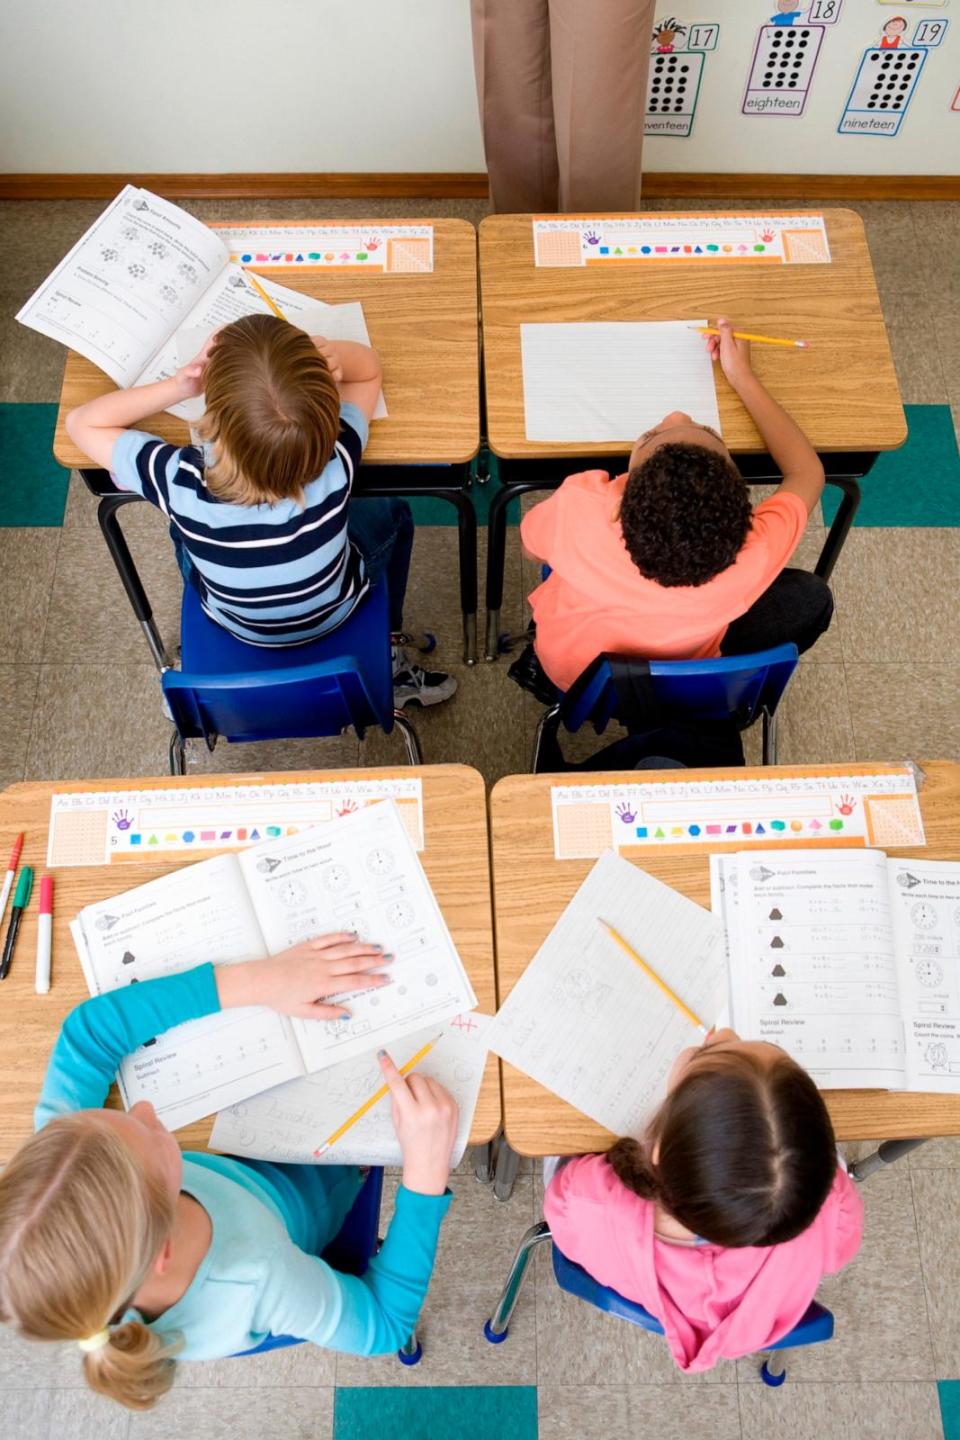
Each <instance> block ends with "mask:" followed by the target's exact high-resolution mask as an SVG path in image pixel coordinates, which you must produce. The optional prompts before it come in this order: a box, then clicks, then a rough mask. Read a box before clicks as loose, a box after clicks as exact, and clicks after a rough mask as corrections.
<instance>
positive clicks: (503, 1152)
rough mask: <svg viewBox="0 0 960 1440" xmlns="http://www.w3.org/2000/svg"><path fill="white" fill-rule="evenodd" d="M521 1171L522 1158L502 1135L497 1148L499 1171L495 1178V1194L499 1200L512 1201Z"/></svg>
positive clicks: (497, 1170)
mask: <svg viewBox="0 0 960 1440" xmlns="http://www.w3.org/2000/svg"><path fill="white" fill-rule="evenodd" d="M519 1169H520V1156H519V1155H518V1154H517V1152H516V1150H511V1149H510V1146H509V1145H508V1144H507V1137H506V1136H505V1135H501V1136H500V1144H499V1145H498V1146H497V1169H496V1174H495V1175H494V1177H493V1193H494V1195H495V1196H496V1198H497V1199H498V1200H509V1199H510V1196H511V1195H512V1194H513V1187H514V1183H515V1181H516V1178H517V1171H518V1170H519Z"/></svg>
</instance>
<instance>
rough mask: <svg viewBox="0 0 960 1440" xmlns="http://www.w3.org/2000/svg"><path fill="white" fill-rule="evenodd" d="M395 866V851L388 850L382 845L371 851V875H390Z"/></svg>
mask: <svg viewBox="0 0 960 1440" xmlns="http://www.w3.org/2000/svg"><path fill="white" fill-rule="evenodd" d="M395 864H396V861H395V860H394V858H393V851H392V850H386V849H385V848H384V847H383V846H382V845H378V846H377V847H376V849H375V850H371V851H370V853H369V855H368V856H367V869H368V870H369V871H370V874H371V875H389V874H390V872H391V870H392V869H393V867H394V865H395Z"/></svg>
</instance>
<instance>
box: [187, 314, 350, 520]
mask: <svg viewBox="0 0 960 1440" xmlns="http://www.w3.org/2000/svg"><path fill="white" fill-rule="evenodd" d="M203 383H204V393H205V397H206V412H205V414H204V416H203V418H202V420H201V421H200V422H199V424H198V425H197V427H196V428H197V433H198V435H199V436H200V438H201V440H203V441H205V442H206V443H208V444H210V445H212V446H213V450H214V459H213V463H212V464H208V465H207V467H206V470H205V479H206V484H207V488H208V490H210V491H211V493H212V494H214V495H216V497H217V498H218V499H219V500H226V501H229V502H231V503H232V504H235V505H261V504H271V503H273V502H275V501H277V500H291V499H293V500H302V498H303V487H304V486H305V485H306V484H308V483H309V482H310V481H311V480H315V479H316V477H317V476H318V475H319V474H321V472H322V471H323V469H324V467H325V465H326V464H327V462H328V461H329V459H330V457H331V455H332V454H333V447H334V445H335V443H336V439H337V435H338V433H339V429H340V392H339V391H338V389H337V386H336V382H335V381H334V378H333V376H332V375H331V373H330V368H329V366H328V365H327V362H326V361H325V360H324V358H323V356H322V355H321V354H320V352H319V351H318V350H317V347H316V346H315V345H314V343H313V341H312V340H311V339H310V337H309V335H305V334H304V332H303V331H302V330H298V329H297V328H296V326H294V325H288V324H287V322H286V321H285V320H279V319H277V318H276V317H275V316H273V315H245V316H244V318H243V319H242V320H235V321H234V322H233V324H232V325H227V326H225V327H224V329H223V330H221V331H220V333H219V335H218V336H217V341H216V344H215V345H214V347H213V350H212V351H211V353H210V359H209V361H208V362H207V368H206V372H205V374H204V382H203Z"/></svg>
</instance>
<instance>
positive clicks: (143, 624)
mask: <svg viewBox="0 0 960 1440" xmlns="http://www.w3.org/2000/svg"><path fill="white" fill-rule="evenodd" d="M140 498H141V497H140V496H139V495H124V496H112V495H108V496H104V498H103V499H102V500H101V501H100V504H99V505H98V506H97V520H98V521H99V524H100V530H101V533H102V534H103V538H104V540H105V541H106V545H107V549H108V550H109V552H110V558H111V559H112V560H113V563H114V565H115V566H116V568H117V574H118V575H119V576H120V579H121V581H122V582H123V588H124V590H126V592H127V599H128V600H129V601H130V604H131V605H132V606H133V613H134V614H135V615H136V617H137V620H138V621H139V623H140V628H141V630H142V631H143V633H144V635H145V637H146V641H147V644H148V646H149V647H150V654H151V655H152V656H153V663H154V664H155V665H156V667H157V669H158V670H159V671H160V672H161V673H162V672H163V671H164V670H169V669H170V668H171V666H172V665H173V660H172V659H171V657H170V656H169V655H168V654H167V650H166V646H165V645H164V643H163V637H162V636H161V634H160V631H159V630H158V629H157V624H156V621H155V620H154V618H153V610H152V609H151V606H150V601H149V600H148V599H147V592H146V591H145V590H144V588H143V582H142V581H141V579H140V576H139V574H138V573H137V567H136V566H135V565H134V563H133V557H132V556H131V554H130V550H129V547H128V545H127V542H126V539H125V538H124V534H123V531H122V529H121V528H120V519H119V514H118V512H119V510H120V507H121V505H124V504H127V503H129V502H130V501H134V500H140Z"/></svg>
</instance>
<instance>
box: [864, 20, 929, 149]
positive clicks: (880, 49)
mask: <svg viewBox="0 0 960 1440" xmlns="http://www.w3.org/2000/svg"><path fill="white" fill-rule="evenodd" d="M948 24H949V22H948V21H947V20H945V19H941V18H939V17H937V18H935V19H929V18H925V19H922V20H917V21H916V22H914V21H913V20H912V19H908V17H907V16H906V15H891V16H890V18H889V19H888V20H884V19H883V18H882V12H881V15H880V24H879V27H878V28H879V33H878V38H877V43H876V44H874V45H872V46H870V48H869V49H867V50H864V52H863V54H862V55H861V57H860V61H859V64H858V66H857V71H856V74H855V76H854V78H853V85H852V86H851V89H850V94H849V95H848V97H847V103H846V105H845V106H844V110H843V114H842V115H841V117H840V123H839V125H838V126H837V130H838V133H839V134H840V135H874V136H885V137H887V138H892V137H893V136H894V135H897V134H898V133H899V130H900V126H901V125H902V124H903V121H904V119H905V117H906V114H907V110H908V109H909V107H910V102H911V100H912V99H913V98H914V95H915V94H916V91H917V86H918V85H919V83H920V76H921V75H922V74H923V68H924V65H925V63H926V61H927V57H928V53H929V51H931V50H936V49H937V47H938V46H940V45H941V44H942V42H943V39H944V37H945V36H946V33H947V26H948ZM911 31H912V33H911Z"/></svg>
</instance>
